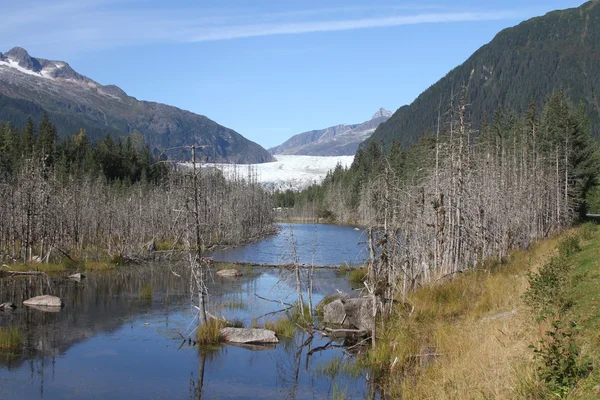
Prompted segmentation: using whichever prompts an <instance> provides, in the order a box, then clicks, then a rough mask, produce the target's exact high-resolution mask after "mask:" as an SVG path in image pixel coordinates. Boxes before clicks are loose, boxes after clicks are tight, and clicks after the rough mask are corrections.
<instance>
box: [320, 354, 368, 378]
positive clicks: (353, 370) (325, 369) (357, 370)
mask: <svg viewBox="0 0 600 400" xmlns="http://www.w3.org/2000/svg"><path fill="white" fill-rule="evenodd" d="M316 373H317V375H319V376H322V377H324V378H328V379H329V380H331V381H333V380H335V378H337V377H338V376H346V377H348V378H352V379H357V378H360V377H361V376H362V375H363V368H362V366H361V365H360V363H357V362H355V360H354V359H351V358H332V359H331V360H329V361H328V362H326V363H324V364H321V365H318V366H317V369H316Z"/></svg>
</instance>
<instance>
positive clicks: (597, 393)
mask: <svg viewBox="0 0 600 400" xmlns="http://www.w3.org/2000/svg"><path fill="white" fill-rule="evenodd" d="M598 231H599V229H598V228H596V229H595V232H594V233H590V228H589V227H584V228H583V229H582V232H581V236H582V238H583V239H585V238H586V237H588V238H589V239H588V240H587V241H584V242H583V244H582V246H581V251H579V252H578V253H576V254H574V255H573V258H572V259H573V265H574V268H573V271H572V285H571V289H570V290H569V291H568V292H567V296H568V298H569V300H570V301H571V302H572V304H573V306H572V308H571V309H570V315H571V316H572V317H573V319H574V320H575V322H576V323H577V330H578V335H577V343H578V345H579V347H580V350H581V356H582V357H583V358H587V359H589V360H591V361H592V362H593V365H594V367H595V368H594V369H593V371H592V373H591V374H590V375H589V376H588V377H587V378H585V379H583V380H581V381H580V382H579V383H578V384H577V385H576V387H575V389H574V390H573V391H572V392H571V393H569V395H568V397H567V398H569V399H597V398H600V386H599V385H600V234H599V233H598Z"/></svg>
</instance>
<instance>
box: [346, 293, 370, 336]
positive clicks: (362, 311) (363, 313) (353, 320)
mask: <svg viewBox="0 0 600 400" xmlns="http://www.w3.org/2000/svg"><path fill="white" fill-rule="evenodd" d="M344 312H345V313H346V315H347V320H348V323H349V324H350V325H352V326H354V327H356V329H360V330H363V331H370V330H372V329H373V325H374V322H375V320H374V318H373V302H372V301H371V299H370V298H366V297H359V298H354V299H348V300H346V302H344Z"/></svg>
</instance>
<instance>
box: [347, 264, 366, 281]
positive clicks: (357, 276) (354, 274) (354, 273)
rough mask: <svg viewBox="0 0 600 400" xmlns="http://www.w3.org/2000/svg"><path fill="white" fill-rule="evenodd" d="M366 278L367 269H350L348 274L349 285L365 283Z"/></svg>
mask: <svg viewBox="0 0 600 400" xmlns="http://www.w3.org/2000/svg"><path fill="white" fill-rule="evenodd" d="M366 277H367V269H366V268H364V267H363V268H352V269H350V273H349V274H348V280H349V281H350V282H351V283H355V284H361V285H362V283H363V282H364V281H365V278H366Z"/></svg>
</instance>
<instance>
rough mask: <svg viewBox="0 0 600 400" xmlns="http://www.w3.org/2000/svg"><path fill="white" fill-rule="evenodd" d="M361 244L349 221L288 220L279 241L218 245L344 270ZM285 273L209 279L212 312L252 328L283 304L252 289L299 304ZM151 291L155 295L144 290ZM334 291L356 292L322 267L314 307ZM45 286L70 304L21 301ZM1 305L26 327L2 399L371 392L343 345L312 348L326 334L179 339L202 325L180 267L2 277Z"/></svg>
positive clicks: (258, 258)
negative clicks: (48, 308)
mask: <svg viewBox="0 0 600 400" xmlns="http://www.w3.org/2000/svg"><path fill="white" fill-rule="evenodd" d="M291 237H293V239H291ZM362 240H364V239H361V231H357V230H354V229H353V228H352V227H340V226H335V225H318V224H317V225H310V224H307V225H303V224H293V225H287V224H286V225H282V226H281V229H280V231H279V233H278V234H277V235H275V236H273V237H270V238H267V239H264V240H262V241H260V242H257V243H253V244H250V245H247V246H243V247H239V248H232V249H226V250H219V251H217V252H214V254H213V257H214V258H215V259H217V260H228V261H244V262H248V263H276V262H285V261H286V260H289V257H292V259H294V258H297V259H298V260H299V261H300V262H302V263H306V264H311V263H312V264H315V265H339V264H341V263H355V262H357V261H359V260H362V258H363V257H364V252H361V249H362V248H364V244H357V243H358V242H361V241H362ZM290 243H293V248H295V255H294V250H293V249H292V250H291V251H290V250H289V249H290V248H289V244H290ZM177 275H179V276H177ZM289 278H290V277H289V273H288V272H286V271H280V270H279V269H272V268H271V269H269V268H257V267H255V268H249V269H247V270H245V274H244V276H242V277H238V278H221V277H218V276H215V275H213V278H212V280H211V282H210V283H209V293H210V296H209V305H210V310H211V312H212V313H214V314H218V315H222V316H224V317H226V318H228V319H240V320H242V321H243V322H244V323H245V326H250V325H251V324H252V322H253V321H255V320H256V321H257V322H258V324H259V325H260V324H261V323H262V322H264V320H265V319H267V318H274V317H273V316H266V317H264V314H267V313H270V312H273V311H277V310H279V309H280V308H281V306H280V305H279V304H276V303H273V302H267V301H264V300H262V299H260V298H258V297H257V296H255V294H257V295H260V296H262V297H266V298H269V299H277V300H281V301H287V302H292V301H294V300H295V291H294V285H295V282H294V284H293V285H292V282H291V280H290V279H289ZM48 285H49V286H48ZM49 287H50V289H49ZM148 288H150V291H151V293H152V296H151V298H148V297H144V296H143V295H142V294H143V293H145V292H146V291H148ZM336 290H340V291H350V290H351V288H350V287H349V285H348V282H347V280H346V279H345V278H344V277H340V276H338V275H337V274H336V272H335V271H333V270H317V271H316V272H315V294H314V302H315V304H316V302H318V301H319V300H320V299H322V297H323V296H324V295H326V294H329V293H332V292H335V291H336ZM49 291H51V294H55V295H57V296H60V297H61V298H62V299H63V301H64V303H65V306H64V307H63V308H62V309H61V310H60V311H59V312H57V313H47V312H42V311H39V310H35V309H31V308H28V307H24V306H22V305H21V303H22V301H23V300H24V299H26V298H28V297H31V296H34V295H39V294H47V293H48V292H49ZM4 301H13V302H14V303H15V304H17V306H18V308H17V309H16V310H15V311H13V312H0V325H1V326H16V327H19V328H20V329H22V331H23V332H24V336H25V344H26V346H25V349H24V351H23V352H22V353H20V354H16V355H11V354H6V353H0V382H1V383H0V398H2V399H38V398H39V399H64V398H75V399H105V398H110V399H137V398H140V399H142V398H143V399H197V398H205V399H213V398H227V399H260V398H270V399H273V398H296V399H309V398H310V399H327V398H332V397H333V396H337V397H338V398H348V399H350V398H357V399H358V398H365V397H366V396H367V394H368V388H367V384H366V381H367V380H366V378H367V376H366V373H364V372H362V371H355V370H354V371H353V372H352V373H350V372H340V370H343V368H341V369H340V368H335V366H337V365H343V364H346V363H352V356H351V355H350V354H349V353H348V351H347V350H345V349H344V348H341V347H339V348H338V347H332V346H331V347H329V348H328V349H327V350H324V351H318V352H314V353H312V354H311V353H310V350H311V349H315V348H318V347H319V346H323V345H325V344H327V343H328V341H329V340H328V339H327V338H322V337H320V335H318V334H317V335H315V338H314V339H313V340H312V341H310V343H308V338H309V337H308V335H307V334H306V333H304V332H303V331H300V330H298V331H297V333H296V336H295V337H294V338H293V339H283V340H282V341H281V342H280V343H279V344H278V345H277V346H276V347H274V348H254V349H247V348H241V347H236V346H231V345H223V346H217V347H211V348H199V347H198V346H194V345H193V344H192V343H188V342H187V341H182V335H183V336H184V337H187V336H188V335H189V334H190V333H191V332H192V331H193V329H194V328H195V326H196V324H197V321H196V320H195V312H194V310H193V309H192V308H191V307H190V294H189V280H188V277H187V276H186V269H185V267H184V266H181V265H168V264H164V263H161V264H156V265H145V266H140V267H124V268H122V269H120V270H119V271H118V272H110V273H90V274H88V276H87V277H86V279H83V280H82V281H81V282H76V281H70V280H68V279H65V278H64V277H52V278H51V281H50V282H49V283H48V282H46V281H45V280H42V279H40V278H37V277H29V278H18V279H1V280H0V302H4ZM275 315H279V314H275ZM303 344H305V345H304V346H303ZM335 344H336V345H339V344H341V343H335ZM332 366H333V367H334V368H332Z"/></svg>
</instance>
